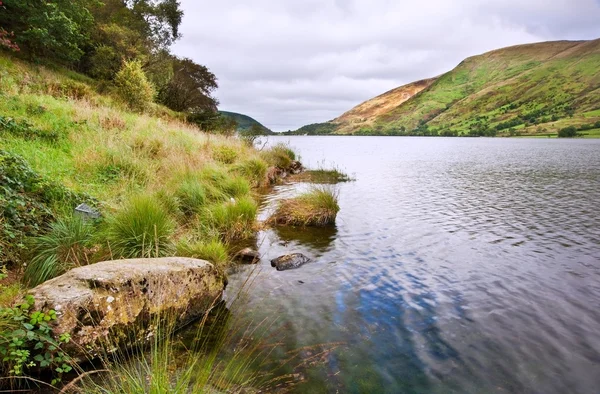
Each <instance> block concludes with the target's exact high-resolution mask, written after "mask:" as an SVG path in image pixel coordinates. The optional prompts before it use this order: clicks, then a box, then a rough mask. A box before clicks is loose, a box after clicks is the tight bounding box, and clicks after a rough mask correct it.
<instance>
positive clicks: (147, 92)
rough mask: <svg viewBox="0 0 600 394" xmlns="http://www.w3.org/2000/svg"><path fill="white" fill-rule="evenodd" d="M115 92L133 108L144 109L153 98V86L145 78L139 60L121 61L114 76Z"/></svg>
mask: <svg viewBox="0 0 600 394" xmlns="http://www.w3.org/2000/svg"><path fill="white" fill-rule="evenodd" d="M115 86H116V87H117V92H118V93H119V95H120V96H121V98H122V99H123V100H124V101H125V103H126V104H127V105H128V106H129V107H130V108H131V109H133V110H136V111H144V110H145V109H147V108H148V106H149V105H150V103H152V100H153V98H154V88H153V87H152V84H151V83H150V82H149V81H148V78H146V75H145V74H144V71H143V70H142V65H141V63H140V62H138V61H135V60H132V61H129V62H125V63H123V67H122V68H121V70H120V71H119V72H118V73H117V75H116V76H115Z"/></svg>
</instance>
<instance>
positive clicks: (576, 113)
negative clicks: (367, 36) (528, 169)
mask: <svg viewBox="0 0 600 394" xmlns="http://www.w3.org/2000/svg"><path fill="white" fill-rule="evenodd" d="M599 122H600V39H597V40H592V41H555V42H543V43H537V44H527V45H518V46H513V47H508V48H503V49H498V50H495V51H491V52H488V53H485V54H482V55H479V56H473V57H470V58H467V59H465V60H464V61H462V62H461V63H460V64H459V65H458V66H457V67H456V68H454V69H453V70H451V71H449V72H447V73H445V74H442V75H441V76H439V77H435V78H431V79H426V80H422V81H418V82H413V83H411V84H408V85H404V86H401V87H399V88H396V89H393V90H391V91H389V92H387V93H384V94H382V95H380V96H377V97H375V98H373V99H371V100H368V101H366V102H364V103H362V104H360V105H358V106H356V107H354V108H353V109H351V110H350V111H348V112H346V113H344V114H343V115H341V116H340V117H338V118H336V119H334V120H331V121H329V122H326V123H317V124H313V125H308V126H304V127H303V128H300V129H298V130H297V131H295V132H293V133H294V134H355V135H496V134H498V135H516V134H542V135H546V134H555V133H556V132H557V131H558V130H559V129H562V128H564V127H567V126H575V127H576V128H577V129H579V130H585V131H583V133H584V134H590V135H593V134H597V135H598V136H600V128H599V126H600V123H599Z"/></svg>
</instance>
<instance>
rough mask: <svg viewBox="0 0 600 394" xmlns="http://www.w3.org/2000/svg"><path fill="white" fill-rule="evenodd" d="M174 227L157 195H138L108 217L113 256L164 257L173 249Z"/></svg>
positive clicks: (106, 235) (106, 230)
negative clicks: (155, 196)
mask: <svg viewBox="0 0 600 394" xmlns="http://www.w3.org/2000/svg"><path fill="white" fill-rule="evenodd" d="M174 230H175V228H174V222H173V220H172V219H171V217H170V216H169V214H168V212H167V210H166V209H165V208H164V207H163V206H162V205H161V204H160V202H159V201H158V200H157V199H156V198H154V197H150V196H136V197H133V198H131V199H130V200H129V201H128V202H127V204H126V205H125V206H124V207H123V208H122V209H120V210H119V211H118V212H117V213H115V214H114V215H113V216H111V217H109V218H108V219H107V222H106V229H105V234H104V237H105V241H106V242H105V243H106V244H108V248H109V250H110V253H111V254H112V256H113V258H136V257H164V256H169V255H170V254H171V253H172V251H173V244H172V242H171V238H172V236H173V234H174Z"/></svg>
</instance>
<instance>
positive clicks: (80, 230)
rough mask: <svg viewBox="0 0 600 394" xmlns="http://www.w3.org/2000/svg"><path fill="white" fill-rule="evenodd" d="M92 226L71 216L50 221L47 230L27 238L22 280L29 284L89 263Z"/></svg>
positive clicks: (37, 283) (35, 283)
mask: <svg viewBox="0 0 600 394" xmlns="http://www.w3.org/2000/svg"><path fill="white" fill-rule="evenodd" d="M93 237H94V226H93V224H92V223H90V222H88V221H84V220H83V219H82V218H80V217H77V216H72V217H68V218H62V219H59V220H57V221H56V222H54V223H52V225H51V227H50V231H48V232H47V233H46V234H43V235H40V236H38V237H35V238H33V239H31V241H30V244H29V254H30V255H31V256H32V257H31V259H30V260H29V263H28V264H27V266H26V268H25V272H24V276H23V279H24V281H25V283H27V285H28V286H30V287H35V286H37V285H39V284H40V283H43V282H45V281H47V280H48V279H52V278H54V277H56V276H59V275H61V274H63V273H65V272H66V271H68V270H69V269H71V268H75V267H78V266H81V265H86V264H89V262H90V260H89V255H90V254H91V247H92V246H93Z"/></svg>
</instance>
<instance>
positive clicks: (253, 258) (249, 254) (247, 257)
mask: <svg viewBox="0 0 600 394" xmlns="http://www.w3.org/2000/svg"><path fill="white" fill-rule="evenodd" d="M236 257H237V258H238V260H240V261H242V262H243V263H248V264H255V263H258V262H259V261H260V253H258V252H257V251H256V250H254V249H252V248H244V249H242V250H240V251H239V252H237V253H236Z"/></svg>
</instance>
